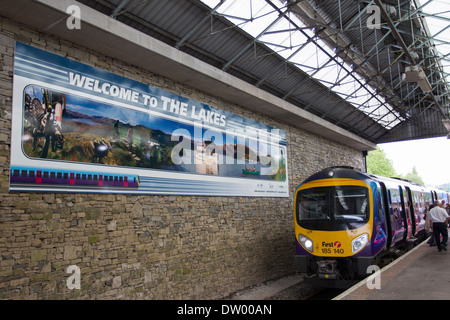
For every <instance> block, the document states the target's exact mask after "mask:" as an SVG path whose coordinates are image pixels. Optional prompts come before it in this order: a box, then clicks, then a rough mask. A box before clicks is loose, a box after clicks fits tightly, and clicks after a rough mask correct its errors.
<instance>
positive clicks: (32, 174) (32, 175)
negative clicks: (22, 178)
mask: <svg viewBox="0 0 450 320" xmlns="http://www.w3.org/2000/svg"><path fill="white" fill-rule="evenodd" d="M28 176H29V177H30V178H34V170H30V172H28Z"/></svg>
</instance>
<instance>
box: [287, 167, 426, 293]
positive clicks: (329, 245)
mask: <svg viewBox="0 0 450 320" xmlns="http://www.w3.org/2000/svg"><path fill="white" fill-rule="evenodd" d="M354 176H355V177H359V179H348V178H347V179H346V178H333V179H318V180H312V179H310V180H309V181H308V180H307V181H308V182H306V183H304V184H302V185H300V186H299V187H298V189H297V190H296V194H295V209H294V210H295V235H296V237H297V242H296V244H297V255H296V256H295V257H294V260H295V263H296V265H297V269H298V271H299V272H301V273H307V274H310V275H316V276H317V278H319V279H327V280H334V281H329V283H325V282H324V281H320V285H322V286H336V287H346V286H348V284H349V283H351V281H354V280H358V279H361V278H363V277H366V276H367V275H368V268H369V266H371V265H377V264H379V262H380V259H381V258H382V257H383V256H385V255H387V254H390V253H396V252H398V251H399V250H400V249H405V248H406V249H409V248H410V247H412V246H413V245H414V244H416V243H417V241H418V240H420V238H422V237H423V236H424V235H425V232H424V225H425V213H426V211H427V210H428V206H429V204H430V203H431V202H432V200H433V195H432V193H431V191H430V190H427V189H426V188H424V187H421V186H417V185H414V184H410V183H408V182H406V181H401V180H396V179H389V178H383V177H378V176H374V175H368V174H361V173H360V174H359V176H358V175H356V173H355V175H354ZM330 208H331V209H330ZM308 215H309V217H308ZM318 283H319V282H316V284H318Z"/></svg>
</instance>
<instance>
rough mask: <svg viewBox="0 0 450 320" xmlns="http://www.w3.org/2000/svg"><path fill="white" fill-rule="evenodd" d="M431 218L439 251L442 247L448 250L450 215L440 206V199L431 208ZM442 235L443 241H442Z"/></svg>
mask: <svg viewBox="0 0 450 320" xmlns="http://www.w3.org/2000/svg"><path fill="white" fill-rule="evenodd" d="M430 219H431V222H432V223H433V234H434V240H435V242H436V245H437V248H438V251H439V252H442V249H444V250H445V251H447V241H448V230H447V224H448V222H449V221H450V217H449V215H448V214H447V211H446V210H445V209H443V208H441V207H440V203H439V201H435V203H434V208H432V209H431V210H430ZM441 235H442V242H441Z"/></svg>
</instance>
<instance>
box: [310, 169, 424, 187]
mask: <svg viewBox="0 0 450 320" xmlns="http://www.w3.org/2000/svg"><path fill="white" fill-rule="evenodd" d="M330 178H340V179H355V180H367V179H372V180H376V181H380V182H384V183H386V184H390V185H392V184H395V185H405V186H410V187H415V188H417V187H421V188H426V187H425V186H421V185H418V184H416V183H414V182H411V181H408V180H405V179H401V178H388V177H383V176H379V175H375V174H371V173H364V172H361V171H359V169H355V168H353V167H348V166H335V167H329V168H326V169H323V170H321V171H319V172H317V173H315V174H313V175H311V176H310V177H309V178H307V179H306V180H304V181H303V182H302V184H303V183H306V182H309V181H314V180H321V179H330Z"/></svg>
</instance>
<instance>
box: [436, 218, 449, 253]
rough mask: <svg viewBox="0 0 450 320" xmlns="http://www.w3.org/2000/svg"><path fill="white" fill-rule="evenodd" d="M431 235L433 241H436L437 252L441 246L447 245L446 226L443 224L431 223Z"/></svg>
mask: <svg viewBox="0 0 450 320" xmlns="http://www.w3.org/2000/svg"><path fill="white" fill-rule="evenodd" d="M433 234H434V240H435V241H436V245H437V247H438V249H439V250H441V249H442V245H445V246H446V245H447V241H448V231H447V226H446V225H445V223H443V222H433ZM441 235H442V243H441Z"/></svg>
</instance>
